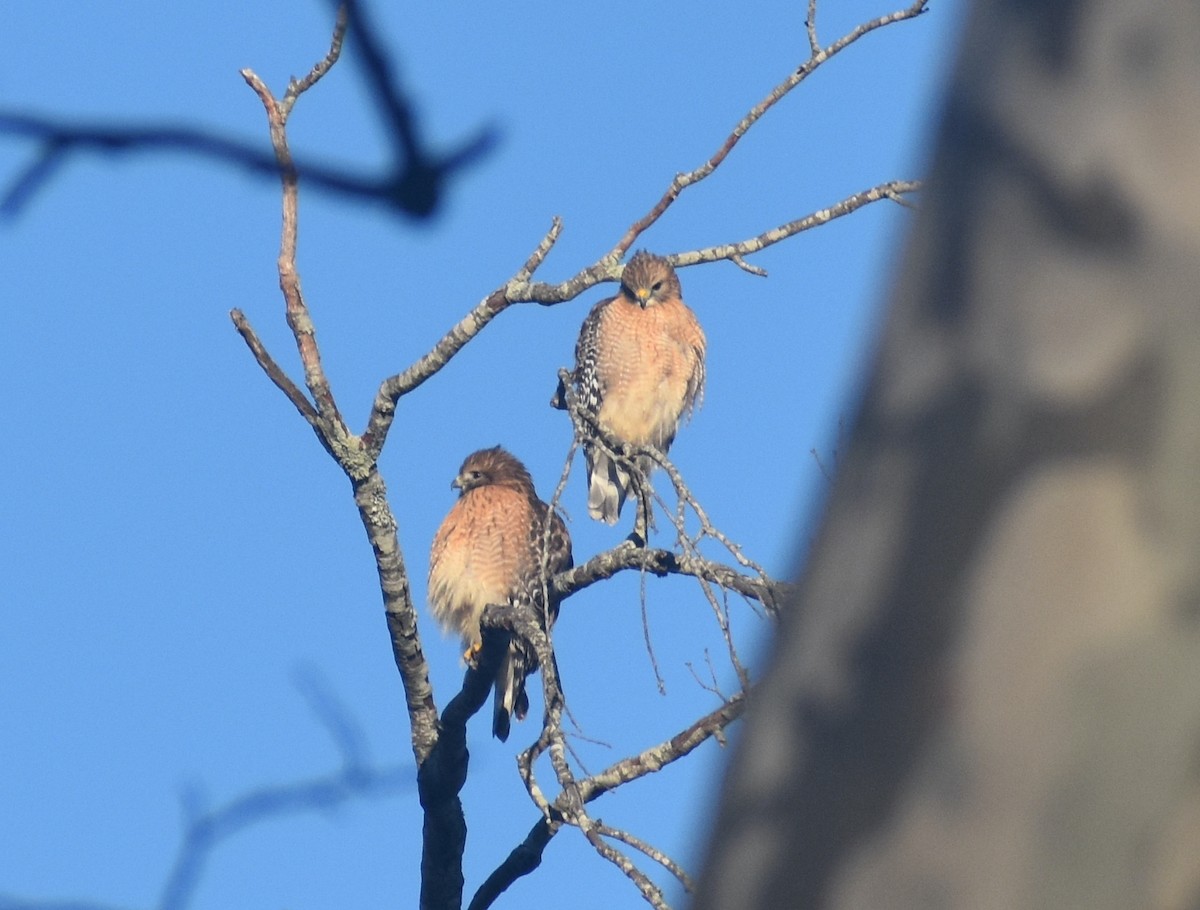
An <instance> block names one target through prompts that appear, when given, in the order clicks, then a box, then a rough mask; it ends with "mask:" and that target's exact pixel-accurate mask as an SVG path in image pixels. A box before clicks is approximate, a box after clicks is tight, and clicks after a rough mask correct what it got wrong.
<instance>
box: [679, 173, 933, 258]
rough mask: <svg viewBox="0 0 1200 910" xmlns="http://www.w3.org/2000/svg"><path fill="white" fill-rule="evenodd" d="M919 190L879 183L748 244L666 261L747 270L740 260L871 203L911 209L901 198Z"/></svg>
mask: <svg viewBox="0 0 1200 910" xmlns="http://www.w3.org/2000/svg"><path fill="white" fill-rule="evenodd" d="M920 188H921V184H920V183H919V182H918V181H916V180H892V181H889V182H888V183H881V184H879V185H878V186H873V187H871V188H870V189H868V190H863V191H862V192H861V193H855V194H854V195H853V196H847V197H846V198H845V199H843V200H842V201H841V202H837V203H835V204H833V205H831V206H829V208H825V209H819V210H818V211H815V212H813V213H812V214H811V215H805V216H804V217H803V218H797V219H796V220H795V221H789V222H788V223H787V224H781V225H779V227H777V228H772V229H771V230H769V231H765V232H764V233H762V234H759V235H758V236H757V237H751V238H749V239H748V240H742V241H740V242H738V243H727V244H723V245H721V246H710V247H705V248H704V249H700V250H693V251H690V252H687V253H674V254H672V255H670V256H667V257H666V258H667V259H668V260H669V261H670V262H671V263H672V264H673V265H677V266H688V265H697V264H698V263H701V262H717V261H718V260H721V259H729V260H730V261H732V262H734V263H735V264H737V265H739V266H741V267H742V268H746V265H745V264H744V263H743V262H741V261H739V260H740V259H741V257H742V256H748V255H749V254H751V253H757V252H758V251H759V250H764V249H766V248H767V247H769V246H771V245H772V244H775V243H778V242H779V241H781V240H786V239H787V238H789V237H792V236H794V235H796V234H799V233H800V232H802V231H807V230H810V229H811V228H815V227H820V226H821V225H823V224H827V223H829V222H830V221H833V220H834V219H835V218H841V217H842V216H843V215H849V214H850V213H851V212H853V211H857V210H858V209H861V208H862V207H863V206H865V205H870V204H871V203H872V202H879V201H881V200H883V199H889V200H891V201H893V202H901V203H902V204H905V205H906V206H907V207H911V206H908V205H907V202H906V201H905V200H903V194H904V193H915V192H916V191H917V190H919V189H920ZM747 271H753V269H747ZM760 271H761V270H760ZM756 274H757V273H756Z"/></svg>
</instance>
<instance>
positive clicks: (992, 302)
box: [695, 0, 1200, 910]
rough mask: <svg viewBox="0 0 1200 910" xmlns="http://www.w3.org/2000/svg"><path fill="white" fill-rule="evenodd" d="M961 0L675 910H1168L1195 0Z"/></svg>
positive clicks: (1189, 653)
mask: <svg viewBox="0 0 1200 910" xmlns="http://www.w3.org/2000/svg"><path fill="white" fill-rule="evenodd" d="M972 13H973V14H972V16H971V18H970V21H969V23H968V27H967V31H966V33H965V35H964V44H963V49H962V52H961V57H960V60H959V65H958V69H957V72H956V73H955V78H954V80H953V83H952V86H951V89H950V94H949V96H948V98H947V100H946V106H945V109H944V117H943V120H942V124H941V128H940V134H939V137H938V144H937V148H936V153H935V157H934V161H933V167H932V170H931V179H930V181H929V182H928V183H927V184H926V187H927V190H926V195H925V196H924V197H923V198H922V200H921V208H922V212H921V214H920V216H919V218H918V220H917V223H916V227H915V230H914V231H913V234H912V236H911V238H910V241H909V244H908V247H907V251H906V255H905V257H904V262H903V267H902V270H901V271H902V277H901V279H900V281H899V284H898V287H897V288H896V292H895V295H894V299H893V301H892V307H891V310H890V312H889V314H888V317H887V320H886V324H885V327H884V330H883V334H882V337H881V338H880V347H879V351H878V354H877V357H876V360H875V364H874V366H873V368H872V372H871V375H870V377H869V382H868V384H867V387H866V391H865V399H864V401H863V404H862V406H861V409H860V410H859V413H858V415H857V417H856V419H855V422H854V426H853V430H852V433H851V443H850V446H849V451H848V452H847V454H846V456H845V457H844V458H843V460H842V462H841V464H840V465H839V476H838V477H837V480H836V484H835V487H834V492H833V495H832V498H831V501H830V503H829V508H828V514H827V515H826V517H825V521H824V526H823V529H822V532H821V534H820V537H819V539H818V542H817V545H816V547H815V549H814V550H813V553H812V555H811V558H810V561H809V564H808V566H807V568H806V570H805V575H804V578H803V581H802V584H801V585H800V586H799V589H798V591H799V593H798V595H797V597H796V598H795V600H794V602H793V603H792V604H791V605H790V608H788V609H787V610H785V616H784V620H783V623H784V624H783V628H782V631H781V636H780V639H779V642H778V645H777V652H776V654H775V656H774V660H773V665H772V669H771V671H770V674H769V676H768V678H767V679H766V680H765V682H764V685H763V687H762V690H761V691H760V692H759V693H757V695H756V697H755V700H754V701H753V703H752V705H751V707H750V709H749V710H748V713H747V716H748V718H749V723H748V726H747V728H746V730H745V731H744V736H743V739H742V741H741V743H740V747H739V749H738V754H737V758H736V761H735V764H734V766H733V767H732V768H731V773H730V776H729V779H728V781H727V783H726V787H725V792H724V794H723V799H722V806H721V810H720V819H719V821H718V823H717V825H716V828H715V832H716V833H715V835H714V840H713V842H712V845H711V850H712V852H711V855H710V858H709V861H708V863H707V864H706V868H705V874H704V877H703V879H702V881H701V884H700V896H699V898H698V899H697V901H696V903H695V906H696V907H699V908H703V910H714V908H738V910H742V908H766V907H770V908H792V907H797V908H810V907H811V908H816V907H821V908H824V907H837V908H868V907H869V908H918V907H919V908H922V910H931V908H949V907H953V908H993V907H994V908H1055V910H1061V908H1075V907H1087V908H1091V910H1102V908H1113V910H1118V908H1119V910H1128V908H1132V907H1138V908H1146V907H1152V908H1179V910H1185V908H1197V907H1200V588H1198V584H1197V582H1198V575H1200V300H1198V299H1197V298H1198V294H1200V173H1198V172H1200V3H1197V2H1196V0H1143V2H1133V0H1058V2H1054V0H981V2H978V3H977V4H976V5H975V8H974V10H973V11H972Z"/></svg>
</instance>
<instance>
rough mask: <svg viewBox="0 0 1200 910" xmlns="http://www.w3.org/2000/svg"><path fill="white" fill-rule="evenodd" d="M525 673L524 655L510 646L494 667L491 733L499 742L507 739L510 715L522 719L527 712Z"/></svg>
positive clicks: (527, 698) (527, 697)
mask: <svg viewBox="0 0 1200 910" xmlns="http://www.w3.org/2000/svg"><path fill="white" fill-rule="evenodd" d="M525 675H526V669H525V659H524V657H523V656H522V655H521V653H520V652H519V651H518V650H517V649H516V648H513V647H512V646H510V647H509V649H508V650H507V651H505V652H504V656H503V657H502V658H501V659H500V666H499V667H498V668H497V669H496V694H495V696H494V699H493V702H492V735H493V736H495V737H496V739H498V740H500V742H507V741H508V733H509V728H510V726H511V718H512V715H514V714H515V715H516V716H517V720H523V719H524V717H525V715H526V714H528V713H529V696H528V695H526V694H525Z"/></svg>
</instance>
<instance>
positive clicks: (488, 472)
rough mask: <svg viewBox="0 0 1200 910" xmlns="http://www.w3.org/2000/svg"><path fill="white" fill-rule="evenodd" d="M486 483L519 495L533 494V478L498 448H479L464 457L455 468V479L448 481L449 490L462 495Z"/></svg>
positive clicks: (503, 450)
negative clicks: (512, 489) (519, 493)
mask: <svg viewBox="0 0 1200 910" xmlns="http://www.w3.org/2000/svg"><path fill="white" fill-rule="evenodd" d="M488 484H500V485H503V486H509V487H513V488H515V489H518V490H520V491H521V492H530V493H531V492H533V478H532V477H530V476H529V471H527V470H526V469H525V465H523V464H521V462H520V460H518V459H517V457H516V456H514V455H513V454H512V453H511V452H508V451H506V450H505V449H502V448H501V447H500V446H493V447H492V448H490V449H480V450H479V451H478V452H472V453H471V454H470V455H468V456H467V459H466V461H464V462H463V463H462V467H461V468H459V469H458V476H457V477H455V478H454V480H452V481H451V482H450V488H451V489H453V490H458V491H459V495H462V496H465V495H466V494H467V493H468V492H469V491H470V490H473V489H475V488H476V487H483V486H487V485H488Z"/></svg>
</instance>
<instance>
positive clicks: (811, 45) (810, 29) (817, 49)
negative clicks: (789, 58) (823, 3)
mask: <svg viewBox="0 0 1200 910" xmlns="http://www.w3.org/2000/svg"><path fill="white" fill-rule="evenodd" d="M804 30H805V31H806V32H807V33H808V50H809V52H810V53H811V54H812V56H814V57H815V56H816V55H817V54H819V53H821V42H820V41H819V40H818V39H817V0H808V15H806V16H805V17H804Z"/></svg>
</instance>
